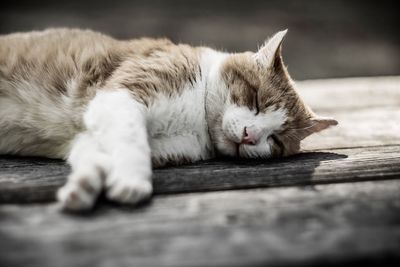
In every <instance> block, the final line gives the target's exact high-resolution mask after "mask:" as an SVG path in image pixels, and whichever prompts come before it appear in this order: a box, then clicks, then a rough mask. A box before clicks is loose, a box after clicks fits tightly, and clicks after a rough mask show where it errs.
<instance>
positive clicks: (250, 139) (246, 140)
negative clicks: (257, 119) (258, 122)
mask: <svg viewBox="0 0 400 267" xmlns="http://www.w3.org/2000/svg"><path fill="white" fill-rule="evenodd" d="M241 143H242V144H246V145H255V144H256V143H257V135H256V134H255V133H253V132H252V131H249V129H248V128H247V127H244V131H243V138H242V142H241Z"/></svg>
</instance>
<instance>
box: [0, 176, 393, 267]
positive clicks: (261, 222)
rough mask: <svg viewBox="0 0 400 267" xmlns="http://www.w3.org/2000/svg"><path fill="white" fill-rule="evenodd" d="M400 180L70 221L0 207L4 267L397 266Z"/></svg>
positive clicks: (193, 199)
mask: <svg viewBox="0 0 400 267" xmlns="http://www.w3.org/2000/svg"><path fill="white" fill-rule="evenodd" d="M399 192H400V181H399V180H392V181H379V182H361V183H345V184H335V185H318V186H314V187H292V188H275V189H263V190H242V191H226V192H213V193H203V194H182V195H175V196H160V197H155V198H154V199H153V201H152V203H151V205H145V206H142V207H140V208H137V209H134V208H128V207H123V208H116V207H106V206H101V207H100V208H99V209H97V210H96V211H95V212H94V213H92V214H87V215H86V216H72V215H67V214H62V213H59V212H58V209H57V206H56V205H53V204H52V205H28V206H17V205H2V206H0V262H2V263H3V264H2V266H32V267H34V266H40V267H47V266H51V267H53V266H60V267H62V266H76V267H79V266H309V265H310V264H314V265H316V266H331V265H335V264H340V263H342V264H343V263H344V264H353V263H354V262H356V263H360V262H361V263H363V265H362V266H369V265H372V264H375V265H374V266H388V265H389V264H392V265H393V266H395V265H396V263H397V264H399V263H400V194H399ZM397 266H399V265H397Z"/></svg>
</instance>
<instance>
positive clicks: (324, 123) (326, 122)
mask: <svg viewBox="0 0 400 267" xmlns="http://www.w3.org/2000/svg"><path fill="white" fill-rule="evenodd" d="M308 124H309V126H308V127H305V128H304V129H303V130H302V131H301V133H300V136H301V139H304V138H306V137H307V136H309V135H311V134H313V133H318V132H320V131H322V130H325V129H327V128H329V127H331V126H335V125H338V121H337V120H335V119H333V118H326V117H313V118H311V119H310V120H309V122H308Z"/></svg>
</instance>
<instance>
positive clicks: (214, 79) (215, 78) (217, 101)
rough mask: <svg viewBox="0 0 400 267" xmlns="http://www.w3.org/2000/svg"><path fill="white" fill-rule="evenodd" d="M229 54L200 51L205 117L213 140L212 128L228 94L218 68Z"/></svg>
mask: <svg viewBox="0 0 400 267" xmlns="http://www.w3.org/2000/svg"><path fill="white" fill-rule="evenodd" d="M228 56H229V54H228V53H224V52H220V51H216V50H213V49H210V48H204V49H203V51H202V53H201V60H200V67H201V73H202V79H203V80H204V84H205V96H204V101H205V102H204V107H205V119H206V122H207V125H208V128H209V135H210V138H211V141H212V142H213V143H215V140H213V139H214V138H213V135H214V134H213V131H212V130H213V129H215V124H218V123H219V120H220V119H221V118H220V114H223V110H222V109H223V107H224V103H225V101H226V98H227V96H228V91H227V90H226V86H225V84H224V82H223V80H222V77H221V72H220V68H221V66H222V64H223V62H224V61H225V59H226V58H227V57H228Z"/></svg>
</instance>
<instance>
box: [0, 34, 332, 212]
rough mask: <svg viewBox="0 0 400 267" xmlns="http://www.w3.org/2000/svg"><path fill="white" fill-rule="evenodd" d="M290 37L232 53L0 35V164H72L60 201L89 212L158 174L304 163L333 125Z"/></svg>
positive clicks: (133, 198)
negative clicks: (34, 159)
mask: <svg viewBox="0 0 400 267" xmlns="http://www.w3.org/2000/svg"><path fill="white" fill-rule="evenodd" d="M285 34H286V31H281V32H278V33H277V34H275V35H274V36H273V37H272V38H270V39H269V40H268V41H267V42H266V43H265V45H264V46H263V47H261V48H260V49H259V51H257V52H256V53H252V52H245V53H234V54H229V53H223V52H219V51H215V50H213V49H210V48H207V47H192V46H188V45H183V44H178V45H177V44H174V43H172V42H170V41H168V40H166V39H147V38H145V39H135V40H128V41H119V40H115V39H113V38H111V37H108V36H105V35H102V34H100V33H96V32H92V31H88V30H86V31H82V30H69V29H50V30H46V31H42V32H30V33H16V34H10V35H5V36H1V37H0V138H1V139H0V154H14V155H22V156H44V157H49V158H61V159H66V160H67V161H68V162H69V164H70V165H71V167H72V173H71V174H70V176H69V177H68V181H67V183H66V185H65V186H64V187H62V188H61V189H60V190H59V191H58V194H57V198H58V200H59V202H60V203H61V205H62V206H63V207H64V208H65V209H69V210H84V209H90V208H91V207H92V206H93V204H94V203H95V201H96V198H97V196H98V195H99V193H100V192H101V191H102V190H103V189H104V190H105V192H106V196H107V197H108V198H109V199H111V200H113V201H117V202H120V203H137V202H139V201H142V200H144V199H146V198H148V197H150V195H151V193H152V183H151V173H152V166H154V167H158V166H163V165H165V164H182V163H188V162H195V161H198V160H205V159H210V158H213V157H214V156H216V155H226V156H232V157H246V158H256V157H261V158H269V157H273V156H287V155H292V154H294V153H297V152H298V151H299V149H300V141H301V140H302V139H304V138H305V137H307V136H308V135H310V134H312V133H315V132H319V131H321V130H323V129H326V128H328V127H329V126H331V125H336V124H337V121H335V120H333V119H329V118H320V117H317V116H316V115H315V114H314V113H313V112H312V111H311V110H310V109H309V108H308V107H307V106H306V105H305V104H304V103H303V101H302V100H301V99H300V98H299V96H298V94H297V93H296V91H295V89H294V87H295V85H294V83H293V81H292V80H291V78H290V76H289V74H288V73H287V70H286V68H285V66H284V64H283V62H282V57H281V44H282V40H283V38H284V36H285Z"/></svg>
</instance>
